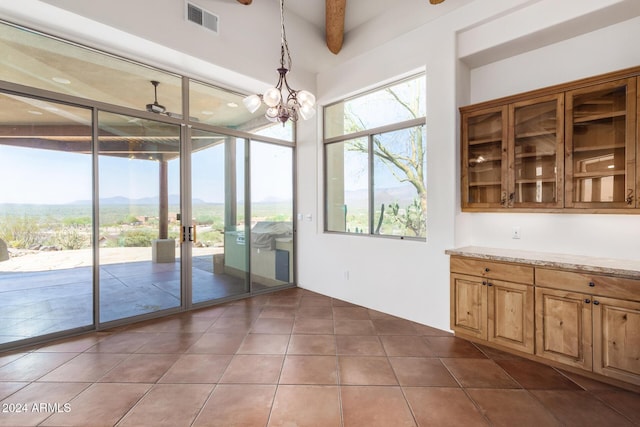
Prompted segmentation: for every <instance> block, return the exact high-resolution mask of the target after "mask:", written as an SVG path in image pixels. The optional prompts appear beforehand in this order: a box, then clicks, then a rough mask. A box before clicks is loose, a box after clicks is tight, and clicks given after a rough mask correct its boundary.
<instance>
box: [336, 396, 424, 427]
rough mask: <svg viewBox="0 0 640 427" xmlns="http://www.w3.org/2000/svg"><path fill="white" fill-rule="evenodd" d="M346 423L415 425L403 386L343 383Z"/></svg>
mask: <svg viewBox="0 0 640 427" xmlns="http://www.w3.org/2000/svg"><path fill="white" fill-rule="evenodd" d="M340 394H341V396H342V412H343V420H344V427H391V426H393V427H415V426H416V423H415V421H414V419H413V416H412V415H411V411H410V409H409V406H408V405H407V402H406V400H405V398H404V396H403V395H402V391H401V390H400V387H372V386H369V387H354V386H342V387H341V389H340Z"/></svg>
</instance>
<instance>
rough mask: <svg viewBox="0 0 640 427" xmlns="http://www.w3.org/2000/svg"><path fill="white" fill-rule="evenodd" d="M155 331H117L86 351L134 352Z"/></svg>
mask: <svg viewBox="0 0 640 427" xmlns="http://www.w3.org/2000/svg"><path fill="white" fill-rule="evenodd" d="M156 335H157V334H156V333H155V332H148V333H147V332H118V333H111V334H110V335H108V336H106V337H104V338H102V339H101V340H100V341H99V342H98V343H96V345H94V346H93V347H91V348H89V349H88V350H87V352H97V353H135V352H136V350H138V349H139V348H140V347H142V346H143V345H144V344H145V343H146V342H148V341H150V340H153V339H154V338H155V337H156Z"/></svg>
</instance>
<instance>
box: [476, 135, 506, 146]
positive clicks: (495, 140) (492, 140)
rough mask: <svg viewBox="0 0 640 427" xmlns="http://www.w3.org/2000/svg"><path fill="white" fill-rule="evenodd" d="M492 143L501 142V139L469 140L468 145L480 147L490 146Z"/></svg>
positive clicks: (492, 137)
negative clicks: (482, 145)
mask: <svg viewBox="0 0 640 427" xmlns="http://www.w3.org/2000/svg"><path fill="white" fill-rule="evenodd" d="M494 142H502V138H500V137H496V136H491V137H487V138H478V139H470V140H469V145H481V144H490V143H494Z"/></svg>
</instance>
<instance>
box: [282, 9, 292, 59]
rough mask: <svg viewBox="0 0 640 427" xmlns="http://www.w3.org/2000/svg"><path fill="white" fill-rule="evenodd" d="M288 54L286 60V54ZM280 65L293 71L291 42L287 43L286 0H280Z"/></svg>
mask: <svg viewBox="0 0 640 427" xmlns="http://www.w3.org/2000/svg"><path fill="white" fill-rule="evenodd" d="M285 53H286V54H287V60H286V62H285V58H284V55H285ZM280 65H282V67H284V68H287V69H288V70H289V71H291V67H292V63H291V53H290V52H289V44H288V43H287V32H286V30H285V28H284V0H280Z"/></svg>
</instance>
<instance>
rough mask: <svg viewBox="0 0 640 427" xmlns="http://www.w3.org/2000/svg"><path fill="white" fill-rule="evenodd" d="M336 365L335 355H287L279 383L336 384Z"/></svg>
mask: <svg viewBox="0 0 640 427" xmlns="http://www.w3.org/2000/svg"><path fill="white" fill-rule="evenodd" d="M337 365H338V361H337V358H336V356H287V357H285V359H284V365H283V367H282V374H281V375H280V384H318V385H321V384H324V385H336V384H337V383H338V372H337V368H338V366H337Z"/></svg>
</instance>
